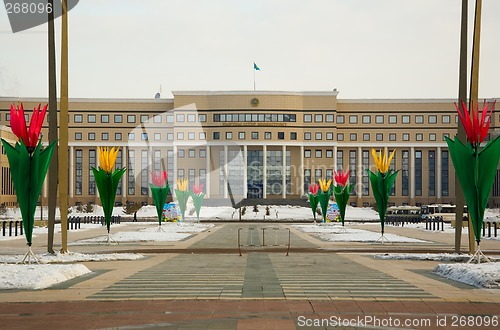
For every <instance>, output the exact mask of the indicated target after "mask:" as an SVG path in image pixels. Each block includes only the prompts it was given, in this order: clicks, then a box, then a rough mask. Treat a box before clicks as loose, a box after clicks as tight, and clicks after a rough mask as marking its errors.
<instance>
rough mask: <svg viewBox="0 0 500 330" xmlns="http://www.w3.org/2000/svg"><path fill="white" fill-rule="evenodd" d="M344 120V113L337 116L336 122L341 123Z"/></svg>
mask: <svg viewBox="0 0 500 330" xmlns="http://www.w3.org/2000/svg"><path fill="white" fill-rule="evenodd" d="M344 121H345V119H344V115H338V116H337V124H343V123H344Z"/></svg>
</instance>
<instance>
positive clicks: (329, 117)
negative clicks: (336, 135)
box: [325, 114, 333, 123]
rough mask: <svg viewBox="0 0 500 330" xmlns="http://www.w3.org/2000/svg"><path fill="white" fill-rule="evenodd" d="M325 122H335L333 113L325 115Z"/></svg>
mask: <svg viewBox="0 0 500 330" xmlns="http://www.w3.org/2000/svg"><path fill="white" fill-rule="evenodd" d="M325 122H327V123H333V115H331V114H329V115H325Z"/></svg>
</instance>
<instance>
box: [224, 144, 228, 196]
mask: <svg viewBox="0 0 500 330" xmlns="http://www.w3.org/2000/svg"><path fill="white" fill-rule="evenodd" d="M227 170H228V168H227V145H225V146H224V198H227V197H228V191H227V177H228V176H229V173H228V171H227Z"/></svg>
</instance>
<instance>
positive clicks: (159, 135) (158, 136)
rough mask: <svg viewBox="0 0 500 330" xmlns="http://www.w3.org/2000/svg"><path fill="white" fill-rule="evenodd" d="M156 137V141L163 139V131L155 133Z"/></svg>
mask: <svg viewBox="0 0 500 330" xmlns="http://www.w3.org/2000/svg"><path fill="white" fill-rule="evenodd" d="M154 139H155V141H161V133H155V135H154Z"/></svg>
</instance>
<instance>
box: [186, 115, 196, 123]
mask: <svg viewBox="0 0 500 330" xmlns="http://www.w3.org/2000/svg"><path fill="white" fill-rule="evenodd" d="M187 117H188V118H187V119H188V122H190V123H194V122H196V115H194V114H189V115H187Z"/></svg>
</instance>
